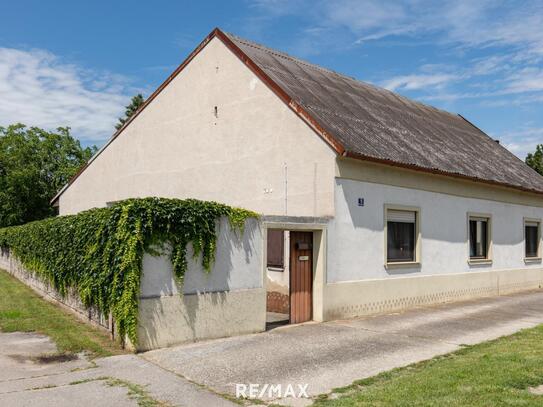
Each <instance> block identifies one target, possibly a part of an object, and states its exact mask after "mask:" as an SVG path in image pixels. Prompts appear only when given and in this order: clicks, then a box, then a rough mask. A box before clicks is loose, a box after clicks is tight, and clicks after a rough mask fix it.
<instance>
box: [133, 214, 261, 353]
mask: <svg viewBox="0 0 543 407" xmlns="http://www.w3.org/2000/svg"><path fill="white" fill-rule="evenodd" d="M262 246H263V245H262V231H261V227H260V222H259V221H258V220H256V219H254V218H249V219H247V221H246V223H245V229H244V233H243V236H240V234H239V232H237V231H233V230H232V229H231V228H230V224H229V221H228V219H226V218H223V219H222V220H221V222H220V228H219V232H218V238H217V249H216V258H215V263H214V265H213V268H212V269H211V271H210V272H207V271H205V270H204V269H203V267H202V265H201V260H200V259H198V258H196V259H193V258H192V250H191V248H190V246H189V250H188V255H187V258H188V259H190V260H189V264H188V269H187V272H186V274H185V280H184V284H183V287H180V285H179V284H178V283H177V282H176V281H175V278H174V274H173V269H172V264H171V262H170V260H169V257H168V253H164V254H163V255H162V256H158V257H156V256H151V255H149V254H145V256H144V259H143V275H142V280H141V297H140V302H139V324H138V346H137V349H138V350H149V349H156V348H161V347H166V346H171V345H174V344H178V343H182V342H188V341H194V340H199V339H209V338H220V337H226V336H234V335H240V334H246V333H253V332H260V331H264V330H265V328H266V291H265V289H264V288H263V258H262V256H263V253H262ZM181 290H182V293H183V295H180V291H181Z"/></svg>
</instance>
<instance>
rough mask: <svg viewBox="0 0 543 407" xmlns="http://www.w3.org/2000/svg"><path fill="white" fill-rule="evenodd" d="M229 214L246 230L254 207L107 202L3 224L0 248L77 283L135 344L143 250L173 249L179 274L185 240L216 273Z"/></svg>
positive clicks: (42, 273) (49, 277)
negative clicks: (221, 227) (222, 226)
mask: <svg viewBox="0 0 543 407" xmlns="http://www.w3.org/2000/svg"><path fill="white" fill-rule="evenodd" d="M223 216H225V217H228V218H229V220H230V225H231V226H232V227H233V228H234V229H235V230H237V231H239V232H240V233H243V225H244V224H245V220H246V219H247V218H249V217H257V215H256V214H255V213H253V212H251V211H247V210H245V209H239V208H232V207H230V206H227V205H222V204H219V203H216V202H206V201H199V200H195V199H186V200H179V199H163V198H144V199H128V200H125V201H120V202H118V203H116V204H114V205H113V206H111V207H108V208H97V209H91V210H88V211H85V212H81V213H79V214H77V215H68V216H59V217H56V218H50V219H46V220H42V221H36V222H31V223H28V224H25V225H22V226H14V227H8V228H3V229H0V247H7V248H9V249H10V250H11V252H12V254H14V255H15V256H16V257H17V258H18V259H19V260H20V261H21V263H22V264H23V266H24V267H25V268H27V269H28V270H32V272H34V273H35V274H36V275H38V276H39V277H40V278H41V279H43V280H45V281H47V282H49V283H50V284H51V285H52V286H53V287H55V289H56V290H58V291H59V293H60V294H61V295H66V293H67V292H68V289H70V288H75V289H76V290H77V292H78V293H79V295H80V297H81V300H82V302H83V304H85V306H87V307H96V308H97V309H98V310H99V311H101V312H102V313H103V314H104V315H108V314H109V313H110V312H111V313H112V315H113V317H114V318H115V321H116V324H117V329H118V332H119V334H120V335H121V337H124V336H125V335H127V336H128V337H129V338H130V340H131V341H132V343H134V344H135V343H136V342H137V322H138V298H139V290H140V280H141V274H142V260H143V255H144V253H145V252H146V251H147V252H150V253H152V254H157V253H158V252H160V251H161V248H164V247H165V246H166V245H167V246H169V247H171V260H172V264H173V269H174V273H175V276H176V278H177V279H178V280H179V281H180V282H182V281H183V277H184V275H185V272H186V270H187V245H188V244H189V243H191V244H192V247H193V249H194V250H193V252H194V257H198V256H200V255H201V261H202V266H203V267H204V269H205V270H206V271H208V272H209V271H210V270H211V267H212V265H213V262H214V260H215V248H216V242H217V235H216V230H217V222H218V220H219V219H220V218H221V217H223Z"/></svg>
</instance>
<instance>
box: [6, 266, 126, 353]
mask: <svg viewBox="0 0 543 407" xmlns="http://www.w3.org/2000/svg"><path fill="white" fill-rule="evenodd" d="M0 331H2V332H39V333H42V334H44V335H47V336H49V337H50V338H51V339H52V340H53V341H54V342H55V343H56V345H57V348H58V350H59V352H60V353H78V352H83V351H86V352H87V353H89V355H90V356H91V357H98V356H110V355H113V354H119V353H124V351H123V350H122V349H121V347H120V345H119V344H118V343H115V342H113V341H111V340H110V339H109V337H108V335H107V334H106V333H105V332H102V331H100V330H99V329H97V328H94V327H92V326H90V325H87V324H85V323H84V322H82V321H79V320H78V319H77V317H75V316H74V315H72V314H71V313H69V312H68V311H66V310H64V309H62V308H61V307H59V306H56V305H54V304H52V303H50V302H47V301H45V300H44V299H42V298H40V297H39V296H38V295H37V294H36V293H35V292H34V291H32V289H30V288H29V287H27V286H26V285H24V284H23V283H21V282H20V281H19V280H17V279H16V278H15V277H13V276H11V275H10V274H8V273H7V272H5V271H4V270H0Z"/></svg>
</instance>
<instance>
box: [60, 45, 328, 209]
mask: <svg viewBox="0 0 543 407" xmlns="http://www.w3.org/2000/svg"><path fill="white" fill-rule="evenodd" d="M217 68H218V69H217ZM214 106H217V107H218V118H216V117H215V115H214ZM334 157H335V154H334V153H333V151H332V150H331V149H330V148H329V147H328V146H327V145H326V144H325V142H323V141H322V140H321V139H320V138H319V137H318V136H317V135H316V134H315V133H314V132H313V131H312V130H311V129H310V128H309V127H308V126H307V125H306V124H305V123H303V122H302V121H301V120H300V119H299V118H298V117H297V116H296V115H295V113H294V112H292V111H291V110H290V109H289V108H288V107H287V106H286V105H285V104H284V103H283V102H282V101H280V100H279V98H278V97H277V96H275V94H273V93H272V91H271V90H270V89H268V88H267V87H266V85H264V84H263V83H262V82H261V81H260V80H259V79H258V78H257V77H256V76H255V75H254V74H253V73H252V72H251V71H250V70H249V69H248V68H247V67H245V66H244V65H243V64H242V63H241V61H239V59H238V58H237V57H236V56H235V55H234V54H233V53H232V52H230V51H229V50H228V49H227V48H226V46H225V45H224V44H223V43H222V42H221V41H220V40H219V39H217V38H214V39H213V40H211V41H210V42H209V43H208V44H207V46H206V47H205V48H204V49H203V50H202V51H201V52H200V53H199V54H198V55H197V56H196V57H195V58H194V59H193V60H192V62H190V63H189V64H188V65H187V66H186V67H185V68H184V70H183V71H182V72H181V73H180V74H179V75H178V76H177V77H176V78H175V79H174V80H173V81H172V82H171V83H170V84H169V85H168V86H166V87H165V88H164V89H163V91H162V92H161V93H160V94H159V95H158V96H157V97H156V98H155V100H153V101H152V102H151V103H150V104H149V105H148V106H147V107H146V108H145V109H144V110H143V111H142V112H141V113H140V114H139V116H138V117H137V118H136V119H135V120H134V121H133V122H132V123H130V124H129V125H128V126H127V128H126V129H125V130H124V131H123V132H122V133H121V134H120V135H119V136H118V137H117V139H115V140H114V141H113V142H112V143H111V144H110V145H109V146H108V147H107V148H106V149H105V150H104V151H103V152H102V153H101V154H100V155H99V156H98V157H97V158H96V159H95V161H94V162H92V163H91V164H90V166H89V167H88V168H87V169H86V170H85V171H84V172H83V173H82V174H81V175H80V176H79V178H77V180H76V181H75V182H74V183H73V184H72V185H71V186H70V187H69V188H68V189H67V190H66V191H65V192H64V194H62V195H61V197H60V199H59V205H60V214H61V215H65V214H73V213H77V212H79V211H82V210H85V209H89V208H93V207H103V206H105V205H106V204H107V202H112V201H117V200H121V199H125V198H130V197H146V196H161V197H174V198H198V199H205V200H216V201H219V202H223V203H226V204H230V205H235V206H240V207H244V208H248V209H252V210H254V211H257V212H259V213H264V214H267V215H293V216H332V215H333V201H334V198H333V197H334V173H335V160H334ZM285 167H286V168H285ZM285 189H286V190H287V192H286V193H285Z"/></svg>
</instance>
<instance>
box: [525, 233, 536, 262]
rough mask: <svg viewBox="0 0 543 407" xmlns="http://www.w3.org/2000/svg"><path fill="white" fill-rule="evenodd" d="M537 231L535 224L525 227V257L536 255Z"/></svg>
mask: <svg viewBox="0 0 543 407" xmlns="http://www.w3.org/2000/svg"><path fill="white" fill-rule="evenodd" d="M538 238H539V233H538V227H537V226H528V225H526V228H525V240H526V257H537V254H538V253H537V252H538V250H537V249H538V246H539V242H538V240H539V239H538Z"/></svg>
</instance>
